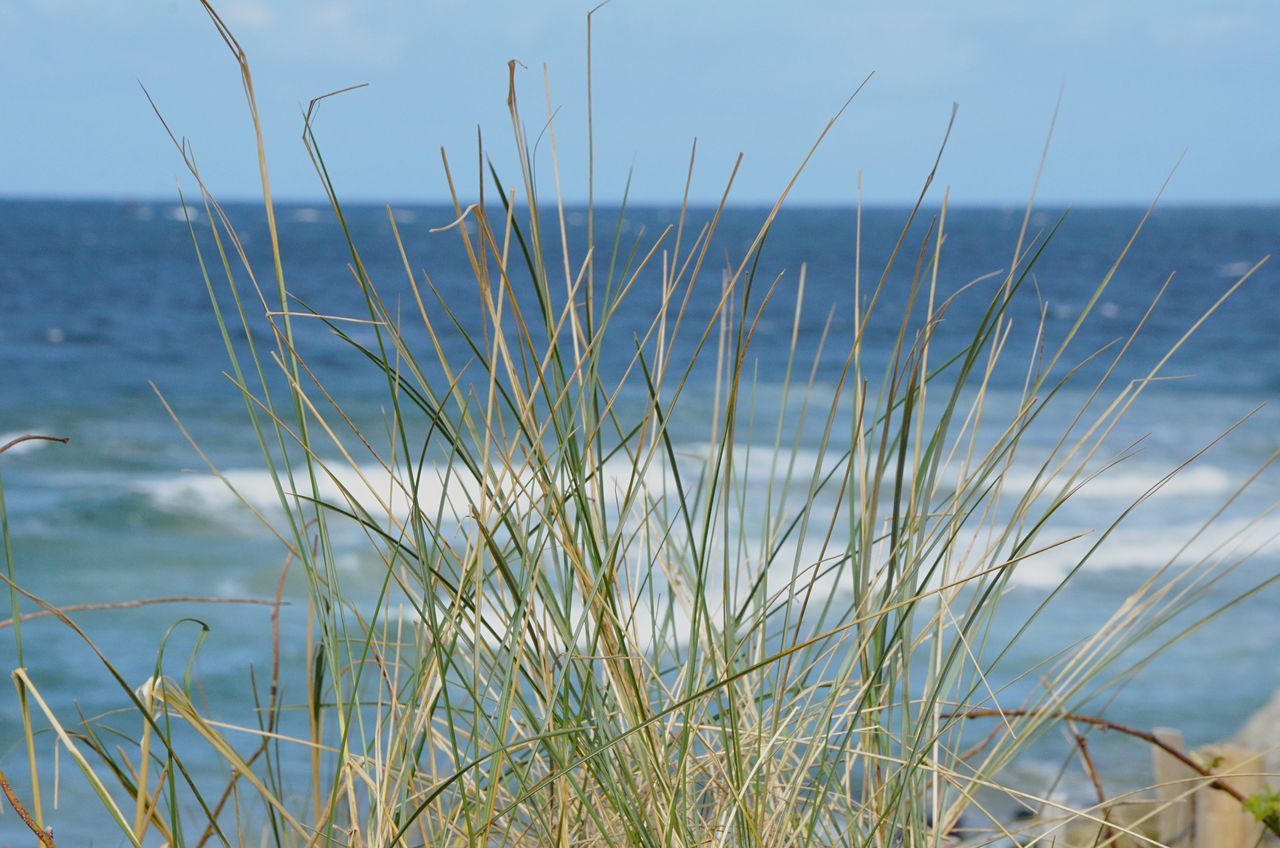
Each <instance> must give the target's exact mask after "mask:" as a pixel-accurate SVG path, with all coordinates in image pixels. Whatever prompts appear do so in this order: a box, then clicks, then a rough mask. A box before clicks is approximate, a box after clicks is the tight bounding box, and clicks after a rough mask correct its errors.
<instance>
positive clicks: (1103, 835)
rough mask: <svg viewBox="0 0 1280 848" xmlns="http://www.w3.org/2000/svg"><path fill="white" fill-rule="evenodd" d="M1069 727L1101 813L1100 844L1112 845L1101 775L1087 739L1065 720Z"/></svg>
mask: <svg viewBox="0 0 1280 848" xmlns="http://www.w3.org/2000/svg"><path fill="white" fill-rule="evenodd" d="M1067 724H1068V726H1069V727H1070V729H1071V735H1072V736H1074V737H1075V739H1076V747H1077V748H1079V749H1080V762H1081V763H1082V764H1083V765H1084V770H1085V773H1086V774H1088V775H1089V781H1090V782H1091V783H1092V784H1093V791H1094V794H1095V795H1097V796H1098V808H1099V810H1100V811H1101V813H1102V821H1103V825H1102V828H1101V830H1099V832H1098V836H1099V839H1100V842H1101V844H1102V845H1114V844H1115V839H1116V834H1115V831H1114V830H1112V829H1111V819H1110V817H1109V816H1108V810H1107V792H1106V790H1105V789H1103V787H1102V777H1101V776H1100V775H1099V774H1098V769H1097V767H1096V766H1094V764H1093V757H1092V756H1091V755H1090V754H1089V740H1088V739H1086V738H1085V735H1084V734H1083V733H1081V732H1080V731H1078V730H1076V728H1075V725H1074V724H1073V723H1072V722H1067Z"/></svg>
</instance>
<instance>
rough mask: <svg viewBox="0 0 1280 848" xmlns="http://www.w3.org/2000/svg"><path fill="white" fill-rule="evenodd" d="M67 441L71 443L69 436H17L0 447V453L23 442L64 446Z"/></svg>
mask: <svg viewBox="0 0 1280 848" xmlns="http://www.w3.org/2000/svg"><path fill="white" fill-rule="evenodd" d="M69 441H71V437H70V436H36V435H32V434H31V433H28V434H27V435H25V436H18V437H17V438H16V439H10V440H9V441H7V442H5V443H4V444H3V445H0V453H4V452H5V451H7V450H8V449H9V448H12V447H17V446H18V445H20V444H22V443H23V442H59V443H61V444H64V445H65V444H66V443H67V442H69Z"/></svg>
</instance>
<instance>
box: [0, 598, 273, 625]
mask: <svg viewBox="0 0 1280 848" xmlns="http://www.w3.org/2000/svg"><path fill="white" fill-rule="evenodd" d="M285 603H287V601H286V602H285ZM152 604H256V605H258V606H264V607H278V606H279V604H280V601H279V599H276V600H271V599H269V598H217V597H200V596H197V595H179V596H176V597H172V598H138V599H136V600H132V601H113V602H111V603H102V604H68V605H67V606H65V607H58V610H59V611H60V612H64V613H65V612H84V611H85V610H109V609H132V608H134V607H145V606H151V605H152ZM51 615H54V613H52V612H50V611H49V610H35V611H34V612H28V613H23V614H22V615H20V616H18V622H19V623H21V622H24V621H30V620H31V619H33V618H48V617H49V616H51ZM12 626H13V619H12V618H6V619H4V620H3V621H0V630H4V629H5V628H6V627H12Z"/></svg>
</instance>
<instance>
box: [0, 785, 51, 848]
mask: <svg viewBox="0 0 1280 848" xmlns="http://www.w3.org/2000/svg"><path fill="white" fill-rule="evenodd" d="M0 789H3V790H4V796H5V797H6V798H8V799H9V806H10V807H13V811H14V812H15V813H17V814H18V818H20V819H22V823H23V824H25V825H26V826H27V827H29V828H31V832H32V833H34V834H35V835H36V839H39V840H40V844H41V845H43V846H44V848H57V846H55V845H54V844H53V834H52V833H50V832H49V831H47V830H45V829H43V828H42V827H40V825H38V824H36V820H35V819H33V818H32V817H31V814H30V813H28V812H27V808H26V807H24V806H22V802H21V801H19V800H18V795H17V793H15V792H14V791H13V787H12V786H10V785H9V778H7V777H5V774H4V770H3V769H0Z"/></svg>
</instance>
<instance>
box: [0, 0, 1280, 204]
mask: <svg viewBox="0 0 1280 848" xmlns="http://www.w3.org/2000/svg"><path fill="white" fill-rule="evenodd" d="M217 5H218V8H219V9H220V10H221V12H222V14H223V15H224V17H225V18H226V20H227V21H228V22H229V23H230V24H231V26H232V27H233V28H234V29H235V30H236V32H237V34H238V36H239V37H240V40H241V41H242V43H243V45H244V47H245V48H246V50H247V51H248V54H249V57H250V61H251V63H252V65H253V68H254V74H255V80H256V83H257V87H258V93H259V101H260V105H261V108H262V111H263V114H264V118H265V121H266V128H267V141H268V145H269V150H270V162H271V167H272V174H273V183H274V187H275V190H276V192H277V194H278V195H279V196H281V197H289V198H311V197H316V196H318V195H319V191H318V184H317V181H316V178H315V176H314V173H313V172H312V170H311V166H310V164H309V162H308V160H307V158H306V156H305V153H304V151H303V149H302V146H301V144H300V142H299V133H300V127H301V119H300V109H301V104H303V103H304V102H305V101H307V100H308V99H309V98H311V97H313V96H315V95H317V94H321V93H323V92H326V91H329V90H332V89H335V88H339V87H342V86H346V85H351V84H354V83H364V82H367V83H369V84H370V87H369V88H367V89H365V90H363V91H360V92H358V93H354V94H351V95H347V96H344V97H343V98H340V99H338V100H335V101H332V102H330V103H328V104H327V105H326V106H325V108H324V112H323V114H322V116H321V119H320V122H319V125H318V131H319V134H320V138H321V142H322V145H323V149H324V151H325V154H326V158H327V159H328V160H329V163H330V166H331V169H332V171H333V172H334V175H335V178H336V181H337V184H338V188H339V190H340V191H341V193H342V194H343V196H345V197H346V198H348V199H352V200H356V199H359V200H375V201H417V200H433V199H439V198H441V197H442V195H443V192H444V191H445V184H444V180H443V177H442V175H441V169H440V164H439V163H440V159H439V153H438V150H439V148H440V147H441V146H442V145H443V146H444V147H446V148H447V150H448V151H449V154H450V159H451V161H452V163H453V164H454V166H455V168H456V169H457V170H458V171H459V172H462V173H464V174H466V175H468V178H469V179H470V180H471V181H472V183H474V176H473V175H474V173H475V128H476V126H477V125H479V126H480V127H481V128H482V129H483V132H484V136H485V139H486V144H487V146H488V147H489V149H490V151H491V153H492V155H493V156H494V158H495V159H496V160H497V161H498V162H499V164H500V165H503V164H509V163H510V161H511V157H510V151H511V148H512V145H511V135H510V124H509V121H508V120H507V116H506V112H505V103H504V100H505V94H506V73H507V72H506V67H505V63H506V61H507V60H508V59H510V58H518V59H520V60H521V61H522V62H524V63H525V64H526V65H527V66H528V70H524V71H522V72H521V75H520V85H521V92H522V111H523V113H524V116H525V118H526V122H527V124H528V125H529V129H530V134H531V135H536V133H537V132H538V130H539V129H540V128H541V125H542V123H543V122H544V121H545V116H546V102H545V94H544V90H543V71H542V68H543V64H544V63H545V64H546V65H547V66H548V68H549V74H550V79H551V87H552V102H553V104H554V106H555V107H556V108H557V109H558V110H559V111H558V112H557V113H556V119H555V130H556V135H557V141H558V143H559V149H560V166H561V177H562V184H563V188H564V191H565V194H566V195H567V197H568V198H570V199H579V198H582V197H583V196H585V191H586V180H585V169H584V167H583V161H584V154H585V132H586V131H585V112H586V110H585V76H584V67H585V50H584V47H585V37H586V27H585V13H586V10H587V9H588V8H589V5H590V3H589V2H588V3H583V2H576V1H575V2H570V0H541V1H540V2H533V1H532V0H418V2H409V0H221V2H218V4H217ZM872 71H874V72H875V76H874V78H873V79H872V81H871V83H870V84H869V85H868V86H867V88H866V89H865V90H864V92H863V93H862V94H861V95H860V96H859V97H858V98H857V99H856V100H855V101H854V103H853V104H852V106H851V107H850V109H849V111H848V112H847V113H846V114H845V116H844V118H843V120H842V121H841V123H840V124H839V126H838V127H837V129H836V130H835V131H834V132H833V134H832V135H831V136H830V137H829V139H828V141H827V143H826V144H825V145H824V147H823V148H822V150H821V152H820V153H819V155H818V156H817V157H816V159H815V161H814V162H813V163H812V166H811V168H810V170H809V171H808V172H807V173H806V175H805V176H804V178H803V179H802V181H801V182H800V184H799V185H798V187H797V191H796V197H797V199H798V200H800V201H802V202H815V203H842V202H850V201H851V200H852V199H853V197H854V186H855V180H856V174H857V173H858V172H859V171H861V172H862V173H863V180H864V197H865V199H866V200H867V201H869V202H874V203H905V202H909V201H910V200H911V199H912V197H913V195H914V193H915V191H916V190H917V188H918V186H919V183H920V181H921V179H922V177H923V176H924V174H925V173H926V172H927V170H928V167H929V165H930V163H931V161H932V158H933V155H934V152H935V150H936V148H937V145H938V143H939V142H940V140H941V138H942V134H943V130H944V129H945V126H946V122H947V117H948V114H949V112H950V108H951V104H952V102H953V101H954V102H956V103H958V104H959V115H958V119H957V123H956V127H955V131H954V133H953V135H952V141H951V144H950V146H949V148H948V150H947V153H946V156H945V157H944V160H943V168H942V171H941V173H940V177H939V179H940V182H941V183H942V184H944V185H946V186H949V187H950V188H951V189H952V196H953V198H954V199H956V200H957V201H961V202H965V203H1016V202H1019V201H1021V200H1023V199H1025V197H1026V193H1027V191H1028V189H1029V187H1030V184H1031V179H1032V176H1033V175H1034V172H1035V167H1036V162H1037V160H1038V159H1039V156H1040V150H1041V146H1042V143H1043V141H1044V137H1045V133H1046V130H1047V128H1048V125H1049V120H1050V117H1051V115H1052V112H1053V107H1054V102H1055V100H1056V98H1057V96H1058V92H1059V89H1062V91H1063V101H1062V109H1061V114H1060V116H1059V120H1058V127H1057V131H1056V134H1055V136H1054V139H1053V147H1052V150H1051V152H1050V159H1049V165H1048V168H1047V171H1046V173H1045V177H1044V182H1043V187H1042V197H1043V198H1045V199H1047V200H1052V201H1069V202H1073V203H1080V204H1089V203H1139V202H1144V201H1146V200H1147V199H1149V198H1150V197H1151V196H1152V194H1153V193H1154V192H1155V191H1156V189H1157V188H1158V187H1159V185H1160V183H1161V182H1162V180H1163V179H1164V177H1165V175H1166V174H1167V173H1168V172H1169V170H1170V169H1171V168H1172V167H1173V165H1174V163H1175V162H1176V161H1177V160H1178V157H1179V155H1180V154H1181V153H1182V152H1183V151H1184V150H1185V151H1186V158H1185V160H1184V161H1183V163H1182V165H1181V167H1180V168H1179V170H1178V173H1177V175H1176V176H1175V178H1174V182H1173V184H1172V187H1171V189H1170V191H1169V194H1168V198H1169V199H1170V200H1172V201H1175V202H1179V201H1180V202H1239V201H1244V202H1277V201H1280V109H1277V108H1276V106H1275V104H1276V103H1277V102H1280V94H1278V93H1277V92H1278V91H1280V3H1276V2H1271V0H1256V1H1255V2H1248V1H1247V0H1217V2H1208V1H1207V0H1206V2H1179V0H1165V2H1152V0H1132V2H1124V3H1115V2H1103V1H1102V0H1077V2H1071V3H1066V2H1063V3H1048V2H1002V0H974V2H964V3H961V2H950V3H944V2H923V0H922V2H914V3H896V4H895V3H888V2H883V3H881V2H866V3H863V2H841V3H838V2H834V0H774V2H760V1H759V0H614V1H613V2H612V3H611V4H610V5H609V6H607V7H606V8H605V9H604V10H602V11H601V12H600V14H599V15H598V16H597V18H596V27H595V91H596V100H595V105H596V109H595V120H596V128H597V136H596V138H597V174H598V186H599V188H598V191H599V194H600V195H602V196H603V197H605V198H616V197H618V196H619V194H620V193H621V190H622V185H623V182H624V180H625V177H626V172H627V169H628V167H629V166H630V165H631V163H632V162H633V161H634V163H635V168H636V177H635V187H634V195H635V196H636V197H637V198H639V199H641V200H644V201H650V202H669V201H671V200H673V199H675V198H678V196H679V194H680V191H681V188H682V185H683V181H684V175H685V171H686V168H687V164H688V155H689V145H690V143H691V141H692V140H693V139H694V137H697V139H698V145H699V164H698V169H697V172H696V175H695V179H694V183H693V195H694V197H695V199H697V200H704V201H705V200H711V199H714V198H715V197H717V196H718V194H719V192H720V189H721V187H722V185H723V181H724V179H725V177H726V176H727V174H728V172H729V169H730V167H731V165H732V162H733V159H734V157H735V156H736V154H737V153H738V152H739V151H742V152H743V153H744V154H745V159H744V164H743V170H742V172H741V174H740V177H739V180H738V183H737V186H736V192H735V196H736V198H737V199H738V200H739V201H740V202H765V201H767V200H769V199H771V198H772V197H773V196H775V195H776V193H777V191H778V190H779V189H780V188H781V187H782V185H783V184H785V182H786V180H787V179H788V177H789V175H790V172H791V170H792V169H793V168H794V167H795V165H796V164H797V163H798V162H799V161H800V159H801V158H802V157H803V154H804V152H805V151H806V150H807V148H808V146H809V144H810V143H811V142H812V140H813V139H814V137H815V136H816V134H817V133H818V131H819V130H820V129H821V127H822V125H823V124H824V123H825V121H826V120H827V118H828V117H830V115H831V114H832V113H833V112H834V111H835V109H836V108H837V107H838V106H839V104H840V103H841V102H842V101H843V100H844V99H845V97H846V96H847V95H848V94H849V93H850V92H852V91H853V90H854V88H855V87H856V86H857V84H858V82H859V81H861V80H862V79H863V78H864V77H865V76H866V75H867V74H868V73H871V72H872ZM0 79H2V80H3V84H2V85H0V162H2V163H3V165H2V166H0V195H57V196H69V197H76V196H93V197H100V196H110V197H173V196H174V193H175V181H176V180H178V179H180V178H181V176H182V170H181V166H180V163H179V161H178V159H177V156H176V154H175V153H174V151H173V150H172V148H171V147H170V146H169V145H168V142H167V140H166V138H165V136H164V134H163V132H162V130H161V128H160V126H159V123H158V122H157V120H156V119H155V117H154V116H153V115H152V114H151V112H150V108H149V107H148V105H147V103H146V100H145V98H144V97H143V95H142V92H141V91H140V90H139V87H138V82H139V81H141V82H142V83H143V84H145V85H146V86H147V88H148V90H149V91H150V92H151V94H152V95H153V96H154V97H155V99H156V101H157V103H158V104H159V106H160V107H161V109H162V110H163V112H164V114H165V116H166V118H167V119H168V120H169V122H170V124H171V125H172V126H173V128H174V129H175V131H176V132H178V133H180V134H182V135H185V136H187V137H188V138H189V139H190V140H191V141H192V143H193V145H194V147H195V150H196V154H197V157H198V159H199V161H200V163H201V166H202V169H203V171H204V173H205V176H206V178H207V181H208V182H209V183H210V185H211V186H212V187H213V189H214V190H215V192H216V193H218V194H219V195H220V196H221V197H224V198H228V199H230V198H237V197H247V196H252V195H253V193H254V192H255V190H256V182H255V181H256V171H255V167H256V166H255V160H254V151H253V146H252V137H251V135H250V130H249V123H248V120H247V116H246V113H245V110H244V103H243V97H242V94H241V92H240V88H239V80H238V77H237V74H236V70H235V67H234V65H233V63H232V61H231V60H230V58H229V56H228V55H227V53H226V51H225V48H224V47H223V45H222V43H221V42H220V40H219V39H218V38H217V36H216V34H215V33H214V31H213V29H212V27H211V26H210V24H209V22H208V21H207V19H206V18H205V17H204V15H203V13H202V11H201V10H200V8H199V4H198V3H197V2H196V0H127V2H126V0H4V2H3V3H0ZM540 166H541V167H542V169H543V170H544V171H545V173H546V174H547V175H548V176H549V175H550V161H549V160H547V159H546V158H545V156H544V157H543V158H542V159H540Z"/></svg>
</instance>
